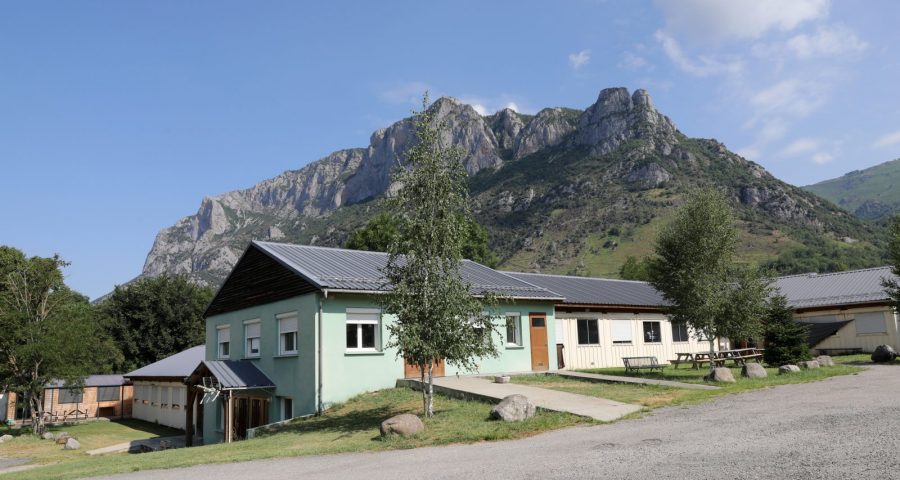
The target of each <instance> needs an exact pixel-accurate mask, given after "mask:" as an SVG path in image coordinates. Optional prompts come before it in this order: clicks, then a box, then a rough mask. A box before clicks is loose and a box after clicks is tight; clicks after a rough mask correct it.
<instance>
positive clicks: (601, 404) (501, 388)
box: [412, 377, 643, 422]
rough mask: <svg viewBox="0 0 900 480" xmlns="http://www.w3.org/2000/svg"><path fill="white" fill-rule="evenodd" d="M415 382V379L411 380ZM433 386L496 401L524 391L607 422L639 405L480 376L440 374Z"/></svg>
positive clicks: (535, 399)
mask: <svg viewBox="0 0 900 480" xmlns="http://www.w3.org/2000/svg"><path fill="white" fill-rule="evenodd" d="M412 382H414V383H415V384H416V385H417V384H418V383H419V382H418V381H416V380H412ZM434 386H435V390H436V391H438V392H440V393H444V394H446V395H451V396H454V395H456V396H466V397H475V398H479V399H482V400H487V401H490V402H499V401H500V400H502V399H503V398H504V397H506V396H509V395H515V394H519V395H525V396H526V397H528V400H531V403H534V404H535V405H536V406H537V407H540V408H543V409H545V410H553V411H555V412H568V413H573V414H575V415H580V416H582V417H589V418H593V419H594V420H601V421H604V422H610V421H613V420H617V419H619V418H622V417H624V416H625V415H628V414H629V413H633V412H637V411H639V410H640V409H641V408H643V407H641V406H639V405H629V404H627V403H622V402H615V401H612V400H607V399H605V398H598V397H589V396H587V395H578V394H575V393H568V392H560V391H556V390H550V389H546V388H539V387H531V386H528V385H518V384H514V383H494V382H492V381H490V380H487V379H485V378H480V377H441V378H435V379H434Z"/></svg>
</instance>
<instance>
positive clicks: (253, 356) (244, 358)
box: [241, 355, 259, 360]
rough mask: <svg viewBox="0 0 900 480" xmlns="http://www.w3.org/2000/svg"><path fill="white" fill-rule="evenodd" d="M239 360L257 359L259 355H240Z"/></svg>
mask: <svg viewBox="0 0 900 480" xmlns="http://www.w3.org/2000/svg"><path fill="white" fill-rule="evenodd" d="M241 360H259V355H251V356H249V357H241Z"/></svg>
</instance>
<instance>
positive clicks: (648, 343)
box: [644, 342, 662, 345]
mask: <svg viewBox="0 0 900 480" xmlns="http://www.w3.org/2000/svg"><path fill="white" fill-rule="evenodd" d="M644 345H662V342H644Z"/></svg>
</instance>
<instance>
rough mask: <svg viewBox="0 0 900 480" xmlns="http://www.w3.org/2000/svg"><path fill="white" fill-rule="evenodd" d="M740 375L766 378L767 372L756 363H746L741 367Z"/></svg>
mask: <svg viewBox="0 0 900 480" xmlns="http://www.w3.org/2000/svg"><path fill="white" fill-rule="evenodd" d="M741 376H742V377H746V378H766V377H768V376H769V373H768V372H766V369H765V368H763V366H762V365H760V364H758V363H747V364H745V365H744V366H743V368H741Z"/></svg>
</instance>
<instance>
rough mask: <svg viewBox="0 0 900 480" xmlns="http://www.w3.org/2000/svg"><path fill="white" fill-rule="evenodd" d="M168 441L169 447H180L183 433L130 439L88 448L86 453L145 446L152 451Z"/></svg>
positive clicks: (139, 448)
mask: <svg viewBox="0 0 900 480" xmlns="http://www.w3.org/2000/svg"><path fill="white" fill-rule="evenodd" d="M164 441H165V442H168V443H169V446H170V447H171V448H181V447H183V446H184V435H177V436H173V437H156V438H142V439H140V440H132V441H130V442H123V443H119V444H116V445H110V446H108V447H103V448H96V449H94V450H88V451H87V452H85V453H87V454H88V455H103V454H107V453H125V452H139V451H141V449H142V447H146V448H148V449H152V450H153V451H156V450H159V449H160V445H161V444H162V442H164Z"/></svg>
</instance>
